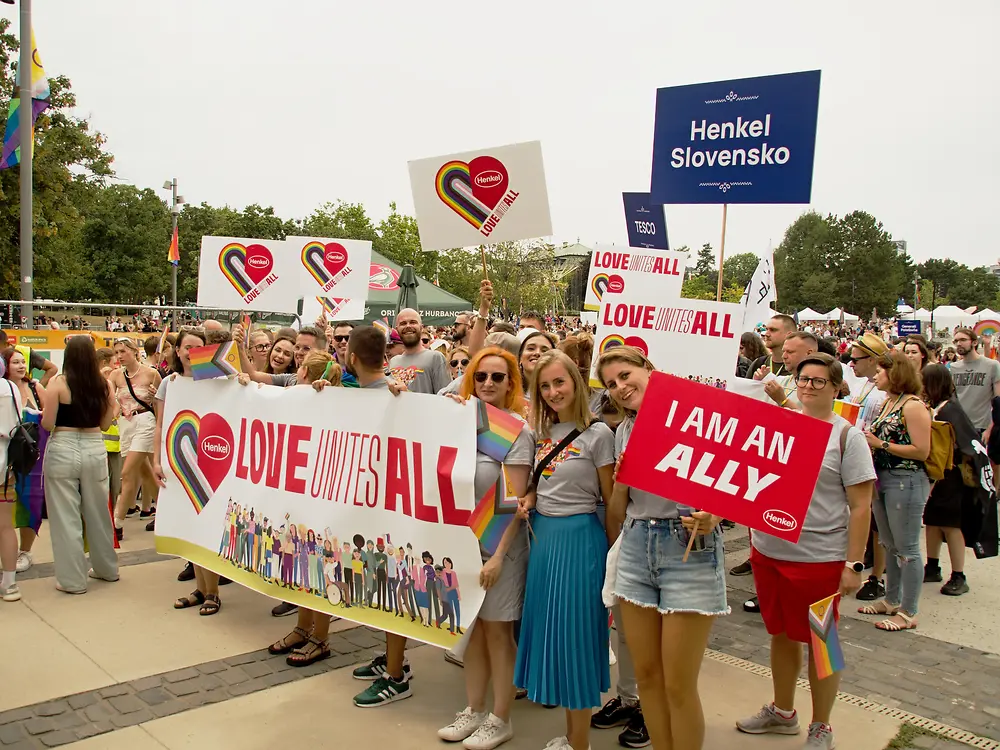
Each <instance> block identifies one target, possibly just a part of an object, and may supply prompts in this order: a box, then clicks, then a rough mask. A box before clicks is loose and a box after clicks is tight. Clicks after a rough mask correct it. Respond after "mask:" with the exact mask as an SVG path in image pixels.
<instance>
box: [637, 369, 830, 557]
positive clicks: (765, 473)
mask: <svg viewBox="0 0 1000 750" xmlns="http://www.w3.org/2000/svg"><path fill="white" fill-rule="evenodd" d="M832 429H833V426H832V425H831V424H830V423H829V422H822V421H820V420H818V419H814V418H812V417H808V416H806V415H804V414H800V413H799V412H796V411H792V410H791V409H782V408H781V407H778V406H771V405H769V404H763V403H761V402H760V401H756V400H754V399H751V398H747V397H746V396H740V395H738V394H736V393H732V392H730V391H723V390H719V389H718V388H712V387H710V386H707V385H702V384H700V383H697V382H695V381H693V380H686V379H684V378H678V377H674V376H673V375H666V374H664V373H662V372H654V373H653V374H652V376H651V377H650V381H649V385H648V386H647V388H646V395H645V397H644V398H643V402H642V408H641V409H640V410H639V416H638V418H637V419H636V422H635V427H634V428H633V430H632V435H631V437H630V439H629V443H628V448H627V450H626V451H625V457H624V459H623V460H622V466H621V469H620V470H619V472H618V481H620V482H622V483H623V484H627V485H629V486H630V487H636V488H637V489H640V490H645V491H646V492H652V493H653V494H656V495H660V496H662V497H665V498H668V499H671V500H676V501H678V502H682V503H683V504H684V505H689V506H691V507H693V508H697V509H698V510H707V511H711V512H712V513H714V514H715V515H718V516H722V517H724V518H728V519H730V520H732V521H736V522H737V523H742V524H745V525H746V526H749V527H750V528H752V529H755V530H757V531H762V532H765V533H767V534H771V535H772V536H776V537H779V538H781V539H786V540H788V541H790V542H797V541H798V539H799V536H800V535H801V533H802V524H803V523H804V522H805V518H806V513H807V512H808V511H809V503H810V501H811V500H812V494H813V489H814V488H815V486H816V479H817V478H818V477H819V471H820V468H821V466H822V463H823V455H824V454H825V453H826V446H827V443H828V442H829V440H830V431H831V430H832Z"/></svg>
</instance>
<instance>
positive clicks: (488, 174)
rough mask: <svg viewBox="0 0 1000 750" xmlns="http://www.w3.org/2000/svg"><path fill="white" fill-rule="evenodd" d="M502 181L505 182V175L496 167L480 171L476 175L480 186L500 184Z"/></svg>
mask: <svg viewBox="0 0 1000 750" xmlns="http://www.w3.org/2000/svg"><path fill="white" fill-rule="evenodd" d="M501 182H503V175H502V174H500V173H499V172H498V171H497V170H495V169H487V170H486V171H485V172H480V173H479V174H477V175H476V184H477V185H479V187H490V186H491V185H499V184H500V183H501Z"/></svg>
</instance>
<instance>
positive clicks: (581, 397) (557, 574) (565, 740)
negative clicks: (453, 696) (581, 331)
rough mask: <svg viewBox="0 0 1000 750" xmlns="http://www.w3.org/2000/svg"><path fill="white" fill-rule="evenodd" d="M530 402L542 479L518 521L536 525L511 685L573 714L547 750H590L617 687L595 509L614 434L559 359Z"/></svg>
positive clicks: (606, 492)
mask: <svg viewBox="0 0 1000 750" xmlns="http://www.w3.org/2000/svg"><path fill="white" fill-rule="evenodd" d="M529 393H530V395H531V421H532V427H533V428H534V430H535V435H536V451H535V470H534V474H533V477H532V484H533V492H532V493H529V496H528V497H527V498H523V499H522V500H521V508H520V510H519V513H521V514H522V516H523V517H527V518H528V519H529V521H530V524H531V527H530V528H531V532H532V533H531V537H530V538H531V554H530V556H529V559H528V581H527V587H526V590H525V597H524V612H523V614H522V619H521V633H520V639H519V642H518V649H517V668H516V672H515V675H514V683H515V684H516V685H517V686H518V687H522V688H524V689H526V690H527V691H528V697H529V698H530V699H531V700H532V701H534V702H535V703H540V704H543V705H549V706H562V707H563V708H564V709H566V735H565V736H562V737H557V738H556V739H554V740H552V741H551V742H549V744H548V745H546V748H548V749H549V750H570V749H572V750H590V717H591V713H592V710H593V709H594V708H597V707H599V706H600V705H601V693H603V692H604V691H607V690H609V689H610V687H611V676H610V672H609V668H608V612H607V609H606V608H605V606H604V602H603V601H602V599H601V588H602V586H603V585H604V574H605V563H606V560H607V554H608V541H607V535H606V533H605V530H604V527H603V526H602V524H601V522H600V520H599V519H598V516H597V506H598V504H600V503H606V502H607V500H608V499H610V497H611V491H612V488H613V478H612V477H613V470H614V461H615V458H614V447H615V446H614V442H615V441H614V433H613V432H611V430H610V429H609V428H608V426H607V425H605V424H604V423H603V422H597V421H593V417H592V415H591V413H590V408H589V405H588V398H587V388H586V385H585V383H584V381H583V377H582V376H581V375H580V369H579V368H578V367H577V366H576V364H575V363H574V362H573V361H572V360H571V359H570V358H569V357H567V356H566V355H565V354H564V353H563V352H561V351H558V350H552V351H549V352H546V353H545V354H543V355H542V357H541V358H540V359H539V360H538V363H537V365H536V367H535V370H534V372H533V373H532V377H531V386H530V388H529Z"/></svg>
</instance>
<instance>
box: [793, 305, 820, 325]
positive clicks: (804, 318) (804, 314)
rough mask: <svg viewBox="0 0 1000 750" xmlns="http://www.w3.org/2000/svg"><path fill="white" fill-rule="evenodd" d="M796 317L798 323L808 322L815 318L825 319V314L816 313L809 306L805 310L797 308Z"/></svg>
mask: <svg viewBox="0 0 1000 750" xmlns="http://www.w3.org/2000/svg"><path fill="white" fill-rule="evenodd" d="M798 318H799V322H800V323H809V322H811V321H816V320H827V317H826V315H824V314H823V313H818V312H816V311H815V310H813V309H812V308H811V307H807V308H806V309H805V310H799V313H798Z"/></svg>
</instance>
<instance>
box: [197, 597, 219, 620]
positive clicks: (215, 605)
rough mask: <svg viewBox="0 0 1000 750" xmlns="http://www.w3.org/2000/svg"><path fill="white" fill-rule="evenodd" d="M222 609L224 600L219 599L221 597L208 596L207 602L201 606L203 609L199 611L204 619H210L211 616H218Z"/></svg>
mask: <svg viewBox="0 0 1000 750" xmlns="http://www.w3.org/2000/svg"><path fill="white" fill-rule="evenodd" d="M220 609H222V600H221V599H220V598H219V595H218V594H208V595H207V596H206V597H205V602H204V604H202V605H201V609H200V610H199V611H198V614H199V615H201V616H202V617H208V616H209V615H214V614H218V612H219V610H220Z"/></svg>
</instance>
